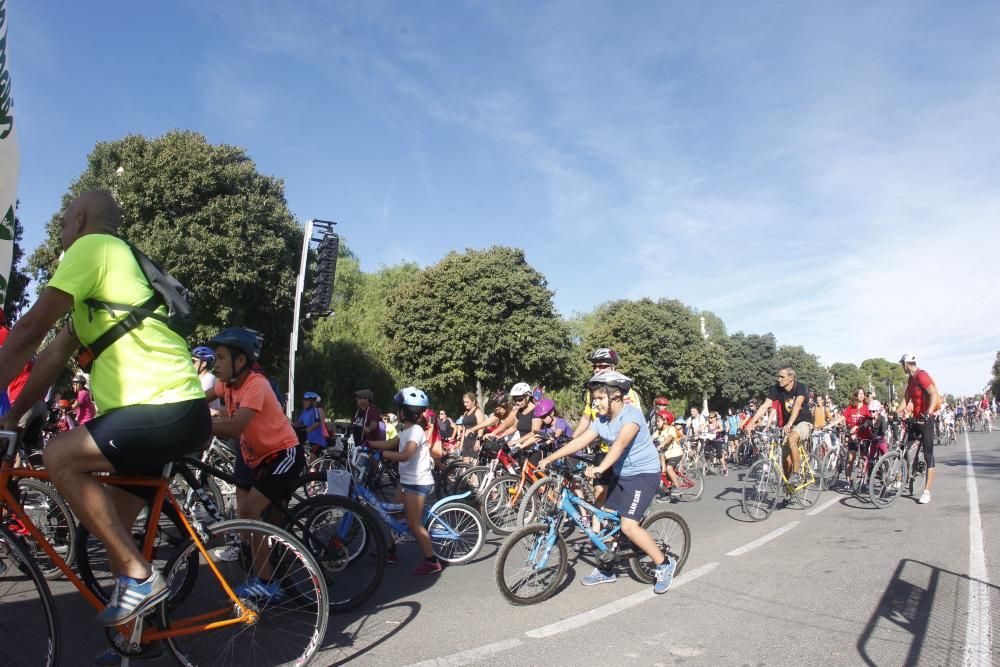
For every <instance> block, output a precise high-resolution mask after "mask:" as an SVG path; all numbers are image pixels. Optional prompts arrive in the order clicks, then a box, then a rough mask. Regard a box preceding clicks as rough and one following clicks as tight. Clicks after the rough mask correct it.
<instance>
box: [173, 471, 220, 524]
mask: <svg viewBox="0 0 1000 667" xmlns="http://www.w3.org/2000/svg"><path fill="white" fill-rule="evenodd" d="M200 482H201V486H202V488H203V489H204V490H205V493H207V494H208V497H209V498H210V499H211V500H212V502H213V503H215V507H216V508H217V509H218V510H219V513H220V514H222V518H223V519H231V518H233V517H234V516H235V515H236V491H235V487H233V493H232V496H231V498H230V500H229V501H227V500H226V498H225V496H223V494H222V489H220V488H219V485H218V483H216V481H215V478H214V477H209V476H207V475H206V476H205V477H204V478H203V479H202V480H200ZM170 492H171V493H172V494H174V498H176V499H177V502H178V503H179V504H180V505H181V507H183V508H184V511H185V512H187V515H188V516H193V517H194V518H196V519H197V520H198V521H208V522H211V521H214V519H213V518H212V517H211V516H210V515H209V513H208V511H207V510H206V509H205V507H204V505H203V504H202V502H201V501H200V500H199V499H198V496H197V495H196V494H194V493H193V492H192V491H191V487H190V486H189V485H188V483H187V481H186V480H185V479H184V478H183V477H181V476H180V475H175V476H174V478H173V479H171V480H170ZM189 496H190V503H189V502H188V497H189Z"/></svg>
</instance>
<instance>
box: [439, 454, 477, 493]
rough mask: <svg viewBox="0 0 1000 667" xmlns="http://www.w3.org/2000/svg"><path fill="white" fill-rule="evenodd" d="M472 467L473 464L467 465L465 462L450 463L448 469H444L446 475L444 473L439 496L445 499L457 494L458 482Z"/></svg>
mask: <svg viewBox="0 0 1000 667" xmlns="http://www.w3.org/2000/svg"><path fill="white" fill-rule="evenodd" d="M472 467H473V464H472V463H466V462H465V461H455V462H453V463H449V464H448V467H447V468H445V469H444V473H442V476H441V485H440V488H439V489H438V496H439V497H441V498H444V497H445V496H451V495H454V494H456V493H457V492H458V491H457V489H458V480H460V479H461V478H462V475H464V474H465V471H466V470H468V469H469V468H472Z"/></svg>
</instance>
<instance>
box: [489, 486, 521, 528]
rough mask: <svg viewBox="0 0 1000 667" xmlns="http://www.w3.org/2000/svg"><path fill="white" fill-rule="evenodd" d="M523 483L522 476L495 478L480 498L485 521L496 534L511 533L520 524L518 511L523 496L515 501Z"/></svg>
mask: <svg viewBox="0 0 1000 667" xmlns="http://www.w3.org/2000/svg"><path fill="white" fill-rule="evenodd" d="M520 485H521V478H520V477H512V476H510V475H505V476H503V477H498V478H496V479H495V480H493V481H492V482H491V483H490V485H489V486H487V487H486V490H485V491H483V497H482V498H481V499H480V506H481V508H482V512H483V521H484V522H485V523H486V525H487V527H489V529H490V530H492V531H493V532H494V533H495V534H496V535H510V534H511V533H512V532H514V529H515V528H517V526H518V525H519V524H518V523H517V513H518V510H519V509H520V505H521V498H517V499H516V502H515V498H514V496H515V494H517V489H518V487H519V486H520Z"/></svg>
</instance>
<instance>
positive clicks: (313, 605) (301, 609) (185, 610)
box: [160, 519, 329, 667]
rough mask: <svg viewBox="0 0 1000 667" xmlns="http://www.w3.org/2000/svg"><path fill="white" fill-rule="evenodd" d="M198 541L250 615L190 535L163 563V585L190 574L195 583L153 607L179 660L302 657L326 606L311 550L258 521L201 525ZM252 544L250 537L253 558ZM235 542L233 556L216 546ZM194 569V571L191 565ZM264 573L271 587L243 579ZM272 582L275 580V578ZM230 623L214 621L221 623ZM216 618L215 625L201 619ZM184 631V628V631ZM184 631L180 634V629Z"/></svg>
mask: <svg viewBox="0 0 1000 667" xmlns="http://www.w3.org/2000/svg"><path fill="white" fill-rule="evenodd" d="M206 532H207V533H208V535H207V537H208V539H207V540H206V542H205V544H204V546H205V552H206V553H207V554H208V558H209V559H211V565H214V567H215V568H217V569H218V571H219V575H221V578H222V580H223V581H225V583H226V584H227V585H228V586H229V587H230V588H231V589H232V590H233V592H234V593H235V594H236V595H237V597H239V599H240V601H241V603H242V604H243V605H244V606H246V608H247V609H249V610H251V611H252V612H254V614H255V615H256V618H255V619H253V620H252V621H250V622H249V623H248V622H247V620H249V619H247V620H239V619H241V610H240V607H239V605H237V604H236V602H235V600H233V599H232V598H231V597H230V596H229V594H228V593H227V592H226V591H225V589H224V588H223V586H222V581H220V580H219V578H218V577H217V576H216V575H215V573H214V572H213V571H212V567H211V565H210V563H209V561H208V560H206V557H205V555H204V554H203V553H202V552H201V550H200V549H199V548H198V546H197V545H196V544H195V543H194V542H193V541H192V540H191V539H190V538H189V539H188V540H186V541H185V542H184V543H183V544H182V545H181V547H180V548H179V549H178V550H177V552H176V553H175V555H174V557H173V558H171V559H170V562H169V563H167V566H166V568H165V569H164V576H165V578H166V581H167V585H168V586H169V585H171V582H173V581H174V580H176V579H181V580H187V579H190V578H191V576H192V575H194V576H195V577H196V578H197V580H198V585H197V586H196V587H194V588H193V589H192V591H191V593H190V594H189V595H188V596H186V597H185V598H184V599H183V600H182V601H180V602H179V603H178V604H175V605H162V606H161V607H160V621H161V623H162V626H163V627H164V628H165V629H166V632H167V633H168V634H169V633H171V632H176V633H178V634H175V635H174V636H168V637H167V639H166V641H167V645H168V646H169V647H170V651H171V652H172V653H173V655H174V657H175V658H176V659H177V661H178V662H180V664H182V665H187V666H192V667H193V666H194V665H213V666H221V667H225V666H235V665H239V666H240V667H246V666H247V665H258V664H267V665H304V664H306V663H307V662H309V660H310V659H311V658H312V657H313V655H314V654H315V653H316V650H317V649H318V648H319V646H320V644H321V643H322V641H323V637H324V635H325V634H326V623H327V617H328V614H329V608H328V601H327V588H326V582H325V580H324V578H323V574H322V570H321V568H320V566H319V564H318V563H317V562H316V559H315V558H313V556H312V554H310V553H309V551H308V550H307V549H306V548H305V546H303V545H302V543H301V542H299V541H298V540H297V539H295V538H294V537H293V536H292V535H290V534H289V533H287V532H285V531H283V530H281V529H280V528H277V527H275V526H272V525H271V524H268V523H264V522H262V521H250V520H243V519H236V520H233V521H223V522H220V523H217V524H215V525H212V526H208V527H207V528H206ZM251 544H255V545H257V548H258V556H257V559H256V563H255V564H254V563H253V559H252V557H251V556H252V554H251V552H252V551H253V549H252V547H250V545H251ZM231 546H237V547H238V549H237V550H236V551H237V552H239V553H240V555H239V556H238V557H236V558H234V559H232V560H230V559H228V558H223V557H222V556H221V555H220V554H224V553H226V552H227V551H230V549H229V547H231ZM192 570H193V571H192ZM267 570H269V571H270V575H268V576H266V577H262V578H261V579H262V580H266V579H269V584H268V585H269V587H273V591H271V592H267V593H265V592H264V591H261V590H260V588H261V587H260V586H259V585H258V586H257V587H256V589H257V590H253V591H251V590H246V589H244V588H243V587H244V586H245V585H246V584H248V583H250V582H251V580H253V579H255V578H256V573H261V574H266V571H267ZM275 584H276V586H275ZM233 620H236V621H237V622H236V623H232V624H230V625H224V626H221V627H218V624H220V623H226V622H228V621H233ZM210 624H215V625H216V626H217V627H215V628H214V629H207V628H206V626H209V625H210ZM184 631H187V632H184ZM182 632H184V633H183V634H181V633H182Z"/></svg>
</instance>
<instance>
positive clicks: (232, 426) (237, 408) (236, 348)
mask: <svg viewBox="0 0 1000 667" xmlns="http://www.w3.org/2000/svg"><path fill="white" fill-rule="evenodd" d="M208 346H209V347H211V348H213V349H214V350H215V375H216V377H217V378H218V379H219V381H218V382H216V384H215V387H213V388H212V389H209V390H207V391H206V392H205V395H206V397H207V398H208V399H209V400H213V399H215V398H220V399H222V404H223V406H224V408H225V409H224V410H223V412H224V414H225V416H224V417H216V418H215V419H214V420H213V422H212V434H213V435H216V436H219V437H220V438H239V439H240V449H239V456H237V457H236V465H235V468H236V470H235V477H236V481H237V484H238V487H237V490H236V511H237V514H239V516H240V518H244V519H259V518H260V517H261V515H262V514H263V513H264V512H265V511H266V510H267V508H268V506H269V505H270V504H271V502H272V500H274V501H283V500H285V499H287V498H288V497H289V496H290V495H291V489H292V486H293V485H294V484H295V482H297V481H298V477H299V475H300V474H301V472H302V468H303V467H304V466H305V452H304V450H303V449H302V446H301V445H300V444H299V439H298V436H296V434H295V429H293V428H292V425H291V423H289V421H288V418H287V417H286V416H285V413H284V412H283V411H282V409H281V404H280V403H279V402H278V398H277V396H275V394H274V390H273V389H272V388H271V384H270V382H268V379H267V378H266V377H265V376H264V375H262V374H261V373H259V372H255V371H254V370H253V366H254V363H255V362H256V361H257V359H258V357H259V356H260V340H259V339H258V338H257V334H256V333H254V332H253V331H250V330H249V329H239V328H232V329H225V330H223V331H221V332H220V333H219V334H217V335H216V336H215V337H214V338H213V339H212V340H211V341H210V342H209V343H208ZM253 546H254V553H257V552H258V550H259V547H258V545H253ZM215 555H216V557H217V558H219V559H221V560H236V558H238V557H239V551H238V547H237V548H236V549H232V548H227V549H224V550H220V553H216V554H215ZM255 560H256V561H257V562H255V563H254V566H255V568H254V569H255V570H256V572H257V576H256V577H250V578H249V580H248V581H247V583H245V584H244V585H242V586H240V587H238V588H237V589H236V590H235V592H236V594H237V595H239V596H240V597H249V598H255V599H261V600H266V601H268V602H280V601H281V599H282V598H283V597H284V595H285V593H284V591H282V589H281V586H280V585H279V584H278V582H274V583H270V582H269V581H268V580H269V579H270V577H271V576H272V575H273V570H272V567H271V564H270V563H269V562H267V559H266V558H261V559H255Z"/></svg>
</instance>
